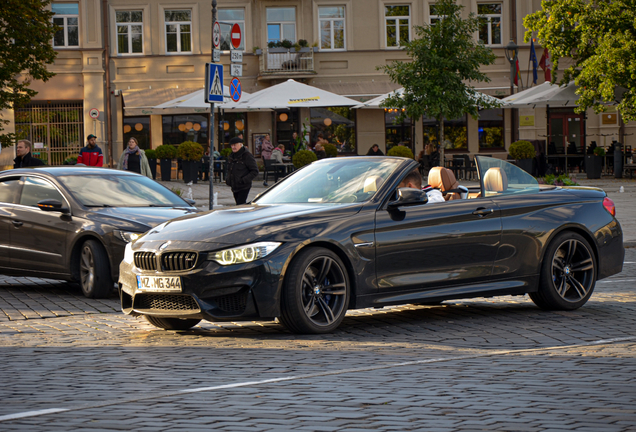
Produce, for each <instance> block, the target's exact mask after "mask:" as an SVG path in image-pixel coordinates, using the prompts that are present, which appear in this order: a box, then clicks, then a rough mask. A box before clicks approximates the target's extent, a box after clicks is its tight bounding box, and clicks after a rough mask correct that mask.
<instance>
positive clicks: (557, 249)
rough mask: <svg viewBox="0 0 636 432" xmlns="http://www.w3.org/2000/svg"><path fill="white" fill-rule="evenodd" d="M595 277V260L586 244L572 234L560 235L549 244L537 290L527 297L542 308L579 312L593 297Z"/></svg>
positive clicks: (582, 239)
mask: <svg viewBox="0 0 636 432" xmlns="http://www.w3.org/2000/svg"><path fill="white" fill-rule="evenodd" d="M596 275H597V269H596V257H595V256H594V252H593V250H592V247H591V246H590V244H589V243H588V241H587V240H585V239H584V238H583V237H582V236H581V235H579V234H576V233H573V232H564V233H561V234H559V235H557V236H556V237H555V238H554V240H552V242H550V244H549V245H548V249H547V250H546V253H545V257H544V259H543V264H542V265H541V276H540V279H539V290H538V291H537V292H533V293H530V298H531V299H532V301H533V302H534V303H535V304H536V305H537V306H539V307H540V308H542V309H547V310H574V309H578V308H580V307H581V306H583V305H584V304H585V303H586V302H587V300H588V299H589V298H590V296H591V295H592V292H593V291H594V285H595V284H596Z"/></svg>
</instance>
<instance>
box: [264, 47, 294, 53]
mask: <svg viewBox="0 0 636 432" xmlns="http://www.w3.org/2000/svg"><path fill="white" fill-rule="evenodd" d="M267 52H268V53H270V54H282V53H287V52H289V49H287V48H267Z"/></svg>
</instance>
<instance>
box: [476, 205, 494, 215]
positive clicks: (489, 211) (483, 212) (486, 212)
mask: <svg viewBox="0 0 636 432" xmlns="http://www.w3.org/2000/svg"><path fill="white" fill-rule="evenodd" d="M494 212H495V210H494V209H491V208H490V209H486V208H483V207H482V208H478V209H477V210H475V211H474V212H473V214H474V215H475V216H479V217H484V216H488V215H489V214H493V213H494Z"/></svg>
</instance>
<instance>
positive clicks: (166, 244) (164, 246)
mask: <svg viewBox="0 0 636 432" xmlns="http://www.w3.org/2000/svg"><path fill="white" fill-rule="evenodd" d="M169 244H170V242H165V243H164V244H162V245H161V246H159V250H164V249H165V248H167V247H168V245H169Z"/></svg>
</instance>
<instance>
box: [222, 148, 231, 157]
mask: <svg viewBox="0 0 636 432" xmlns="http://www.w3.org/2000/svg"><path fill="white" fill-rule="evenodd" d="M219 153H221V157H222V158H223V159H227V158H228V157H230V155H231V154H232V149H231V148H224V149H223V150H221V151H220V152H219Z"/></svg>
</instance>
